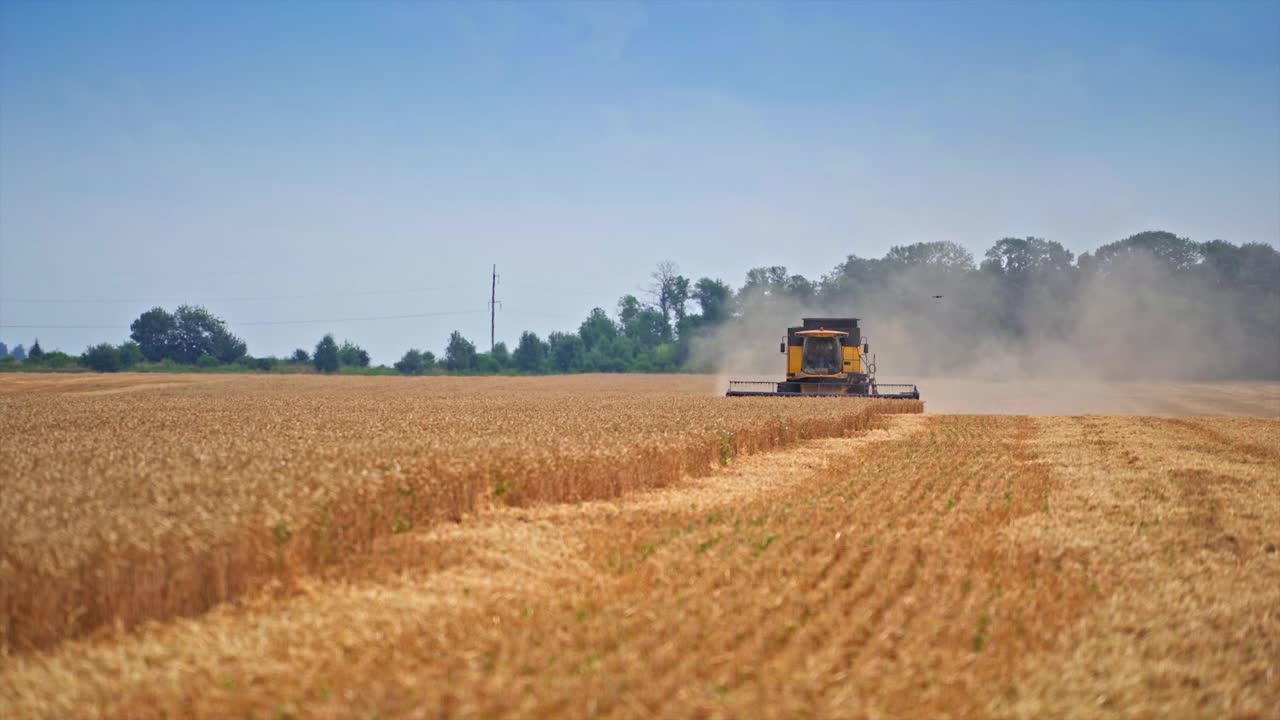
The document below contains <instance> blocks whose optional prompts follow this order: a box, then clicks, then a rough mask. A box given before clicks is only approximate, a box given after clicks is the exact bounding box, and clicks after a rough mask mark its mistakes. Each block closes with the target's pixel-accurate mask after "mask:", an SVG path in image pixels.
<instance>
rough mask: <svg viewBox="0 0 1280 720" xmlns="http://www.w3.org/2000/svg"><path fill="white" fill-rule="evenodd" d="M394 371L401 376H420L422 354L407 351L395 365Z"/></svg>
mask: <svg viewBox="0 0 1280 720" xmlns="http://www.w3.org/2000/svg"><path fill="white" fill-rule="evenodd" d="M395 368H396V371H397V372H399V373H401V374H402V375H421V374H422V353H421V352H419V351H418V350H414V349H412V348H411V349H409V350H408V351H407V352H405V354H404V357H402V358H400V361H399V362H397V363H396V364H395Z"/></svg>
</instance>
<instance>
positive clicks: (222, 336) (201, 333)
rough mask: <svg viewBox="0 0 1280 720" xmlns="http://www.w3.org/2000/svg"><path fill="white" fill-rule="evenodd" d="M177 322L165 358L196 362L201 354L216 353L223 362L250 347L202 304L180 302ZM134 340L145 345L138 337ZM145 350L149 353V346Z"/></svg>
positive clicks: (243, 352) (175, 319)
mask: <svg viewBox="0 0 1280 720" xmlns="http://www.w3.org/2000/svg"><path fill="white" fill-rule="evenodd" d="M139 319H141V318H139ZM173 321H174V330H173V332H172V333H171V338H172V342H171V343H169V344H168V348H167V350H166V353H165V357H167V358H169V359H171V360H174V361H176V362H180V363H187V364H190V363H194V362H196V360H197V359H199V357H200V356H201V355H212V356H214V357H215V358H217V359H218V360H219V361H220V362H235V361H236V360H239V359H240V358H241V357H243V356H244V354H245V352H246V350H247V348H246V347H245V344H244V342H243V341H242V340H240V339H239V338H237V337H235V336H234V335H232V334H231V333H230V332H228V331H227V327H226V323H225V322H223V321H222V319H221V318H219V317H217V316H215V315H213V314H212V313H210V312H209V311H208V310H206V309H205V308H203V307H200V306H199V305H180V306H179V307H178V309H177V310H176V311H174V313H173ZM134 340H135V341H137V342H138V345H140V346H141V345H142V341H141V340H139V339H138V338H136V337H135V338H134ZM142 352H143V354H144V355H145V354H146V352H147V350H146V348H145V347H143V349H142Z"/></svg>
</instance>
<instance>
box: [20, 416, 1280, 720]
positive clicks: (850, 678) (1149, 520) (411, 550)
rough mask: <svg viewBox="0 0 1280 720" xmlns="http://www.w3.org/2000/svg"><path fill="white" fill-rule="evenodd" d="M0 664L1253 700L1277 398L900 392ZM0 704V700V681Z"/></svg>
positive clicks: (295, 690) (730, 699) (666, 694)
mask: <svg viewBox="0 0 1280 720" xmlns="http://www.w3.org/2000/svg"><path fill="white" fill-rule="evenodd" d="M886 424H887V427H886V428H885V429H876V430H871V431H869V432H867V433H862V434H859V436H858V437H854V438H829V439H823V440H814V441H808V442H805V443H802V444H801V445H799V446H798V447H797V448H795V449H792V450H787V451H781V452H774V453H763V454H759V455H755V456H751V457H747V458H743V459H741V460H738V461H736V462H733V463H731V464H730V466H729V467H728V468H727V469H726V470H724V471H719V472H716V473H712V474H710V475H709V476H707V477H704V478H701V479H698V480H694V481H689V482H685V483H681V484H680V485H678V486H675V487H671V488H667V489H665V490H661V491H658V492H652V493H637V494H632V495H629V496H625V497H622V498H619V499H615V500H607V501H600V502H590V503H579V504H545V505H540V506H537V507H529V508H495V510H494V511H493V512H487V513H483V514H479V515H477V516H476V517H473V518H469V519H468V521H467V522H464V523H458V524H454V523H439V524H437V525H435V526H433V527H431V528H427V529H424V530H422V531H420V532H413V533H402V534H399V535H394V536H387V537H384V538H382V540H380V541H379V542H378V543H376V544H375V546H374V547H372V548H371V549H370V551H369V552H366V553H361V554H360V555H359V556H358V557H356V556H353V557H350V558H349V559H348V560H347V561H344V562H340V563H337V564H336V565H335V566H333V567H331V568H327V569H326V570H325V571H324V572H323V573H320V574H315V575H312V576H309V577H307V578H303V579H301V580H300V585H301V588H300V591H299V592H297V593H294V594H289V595H283V596H280V595H272V594H269V593H258V594H254V595H252V596H247V597H246V598H245V600H244V602H242V603H237V604H236V605H234V606H231V605H228V606H224V607H223V608H221V609H219V610H217V611H214V612H211V613H207V614H205V615H203V616H201V617H200V618H197V619H194V620H184V621H176V622H167V623H155V624H151V625H148V626H147V627H144V628H141V629H139V630H137V631H135V632H132V633H125V634H119V635H114V636H110V637H103V638H100V639H95V640H73V641H70V642H66V643H63V644H61V645H60V646H58V647H57V648H55V649H53V650H52V651H49V652H47V653H36V654H23V655H20V656H17V657H14V658H11V659H10V661H9V662H8V664H0V707H8V708H11V709H12V712H13V714H14V715H15V716H17V717H49V718H65V717H86V718H94V717H110V718H130V719H134V718H143V717H191V718H224V717H250V716H253V717H316V718H343V717H352V716H365V715H367V716H378V717H388V718H417V717H461V718H471V717H476V718H478V717H548V718H552V717H554V718H559V717H604V718H609V717H614V718H636V717H645V718H647V717H707V718H734V717H759V718H791V717H831V718H846V717H872V716H885V717H1025V718H1040V717H1114V716H1117V715H1121V716H1136V717H1245V718H1248V717H1260V718H1261V717H1271V716H1273V715H1274V714H1275V710H1274V709H1275V708H1276V707H1280V682H1277V678H1276V674H1275V673H1276V667H1277V658H1280V622H1278V621H1277V615H1276V607H1277V606H1280V562H1278V559H1280V553H1278V552H1277V550H1276V543H1277V539H1276V536H1275V528H1276V527H1277V523H1278V522H1280V423H1278V422H1275V421H1266V420H1256V419H1254V420H1228V419H1220V418H1214V419H1204V420H1174V419H1152V418H1105V417H1103V418H1099V417H1083V418H1025V417H964V416H920V415H900V416H897V417H893V418H888V419H886ZM6 703H7V705H6Z"/></svg>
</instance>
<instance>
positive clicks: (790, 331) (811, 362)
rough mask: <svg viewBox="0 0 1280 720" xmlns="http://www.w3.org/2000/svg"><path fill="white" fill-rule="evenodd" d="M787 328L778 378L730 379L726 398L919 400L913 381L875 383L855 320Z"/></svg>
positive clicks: (831, 320)
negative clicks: (784, 358) (783, 366)
mask: <svg viewBox="0 0 1280 720" xmlns="http://www.w3.org/2000/svg"><path fill="white" fill-rule="evenodd" d="M801 323H802V324H800V325H797V326H795V327H789V328H787V337H786V338H785V339H784V340H783V341H782V344H781V345H780V346H779V348H778V349H779V350H780V351H781V352H782V353H783V354H784V355H786V356H787V377H786V379H785V380H783V381H782V382H772V381H757V380H731V381H730V382H729V392H727V393H725V394H726V395H728V396H729V397H752V396H766V397H807V396H812V395H822V396H837V397H855V398H885V399H910V400H919V399H920V391H919V390H918V389H917V388H916V386H915V385H910V384H907V385H885V384H880V383H877V382H876V363H875V356H874V355H872V354H871V345H870V343H868V342H867V339H866V337H864V336H863V335H862V331H861V329H860V328H859V327H858V318H804V319H803V320H802V321H801Z"/></svg>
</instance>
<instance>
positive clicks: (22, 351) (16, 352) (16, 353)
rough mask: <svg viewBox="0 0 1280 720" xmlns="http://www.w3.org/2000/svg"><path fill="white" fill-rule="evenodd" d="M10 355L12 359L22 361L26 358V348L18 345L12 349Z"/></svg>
mask: <svg viewBox="0 0 1280 720" xmlns="http://www.w3.org/2000/svg"><path fill="white" fill-rule="evenodd" d="M11 357H12V358H13V359H14V360H17V361H18V362H23V361H25V360H26V359H27V349H26V348H24V347H22V346H21V345H18V346H17V347H15V348H14V349H13V353H11Z"/></svg>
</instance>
